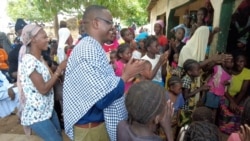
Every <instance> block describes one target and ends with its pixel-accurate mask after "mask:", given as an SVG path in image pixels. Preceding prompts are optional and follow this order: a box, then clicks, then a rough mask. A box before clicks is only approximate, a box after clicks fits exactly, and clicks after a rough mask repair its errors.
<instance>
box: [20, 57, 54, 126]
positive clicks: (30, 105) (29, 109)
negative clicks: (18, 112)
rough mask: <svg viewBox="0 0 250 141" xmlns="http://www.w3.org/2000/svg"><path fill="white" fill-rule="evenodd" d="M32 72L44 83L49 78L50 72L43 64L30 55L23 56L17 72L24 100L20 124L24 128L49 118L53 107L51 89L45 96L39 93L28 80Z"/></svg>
mask: <svg viewBox="0 0 250 141" xmlns="http://www.w3.org/2000/svg"><path fill="white" fill-rule="evenodd" d="M33 71H37V72H38V73H39V74H41V75H42V77H43V79H44V81H45V82H47V81H48V80H49V79H50V78H51V75H50V72H49V70H48V68H47V67H46V65H45V64H44V63H43V62H41V61H40V60H37V59H36V58H35V57H34V56H32V55H31V54H25V55H24V57H23V58H22V62H21V63H20V71H19V72H18V73H19V76H20V81H21V85H22V89H23V92H24V96H25V98H26V102H25V105H24V109H23V112H22V116H21V124H22V125H24V126H29V125H32V124H33V123H36V122H40V121H44V120H46V119H49V118H51V116H52V111H53V107H54V92H53V90H52V89H51V91H49V92H48V93H47V94H46V95H43V94H41V93H39V92H38V90H37V89H36V87H35V86H34V85H33V83H32V81H31V79H30V74H31V73H32V72H33Z"/></svg>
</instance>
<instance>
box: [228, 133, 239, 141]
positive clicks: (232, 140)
mask: <svg viewBox="0 0 250 141" xmlns="http://www.w3.org/2000/svg"><path fill="white" fill-rule="evenodd" d="M227 141H241V140H240V136H239V134H238V133H232V134H231V135H230V136H229V137H228V139H227Z"/></svg>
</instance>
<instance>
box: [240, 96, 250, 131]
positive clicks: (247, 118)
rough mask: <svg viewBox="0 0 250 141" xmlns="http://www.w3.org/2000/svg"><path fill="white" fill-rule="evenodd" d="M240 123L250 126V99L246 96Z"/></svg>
mask: <svg viewBox="0 0 250 141" xmlns="http://www.w3.org/2000/svg"><path fill="white" fill-rule="evenodd" d="M241 118H242V119H241V124H242V125H243V124H247V125H248V126H250V99H249V98H248V99H247V100H246V102H245V105H244V110H243V112H242V116H241Z"/></svg>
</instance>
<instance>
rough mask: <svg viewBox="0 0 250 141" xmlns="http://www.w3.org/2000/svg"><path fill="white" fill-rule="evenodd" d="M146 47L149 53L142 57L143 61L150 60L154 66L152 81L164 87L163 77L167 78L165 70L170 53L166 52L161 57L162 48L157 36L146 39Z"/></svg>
mask: <svg viewBox="0 0 250 141" xmlns="http://www.w3.org/2000/svg"><path fill="white" fill-rule="evenodd" d="M145 47H146V49H147V53H146V55H145V56H143V57H142V59H144V60H148V61H149V62H150V63H151V65H152V73H151V77H150V79H151V80H152V81H154V82H155V83H157V84H159V85H160V86H164V82H163V79H162V76H164V77H165V76H166V69H165V68H166V61H167V58H168V52H165V53H164V54H162V55H161V56H160V55H159V52H160V47H159V44H158V40H157V38H156V37H155V36H149V37H148V38H147V39H146V41H145ZM162 68H163V69H162Z"/></svg>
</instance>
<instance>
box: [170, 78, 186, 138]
mask: <svg viewBox="0 0 250 141" xmlns="http://www.w3.org/2000/svg"><path fill="white" fill-rule="evenodd" d="M167 84H168V91H167V99H170V101H171V102H173V107H174V117H173V118H172V129H173V132H174V135H176V133H177V121H178V119H179V114H180V109H181V108H182V107H183V106H184V104H185V102H184V98H183V96H182V94H181V92H182V82H181V79H180V78H179V77H177V76H172V77H171V78H170V79H169V80H168V83H167Z"/></svg>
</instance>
